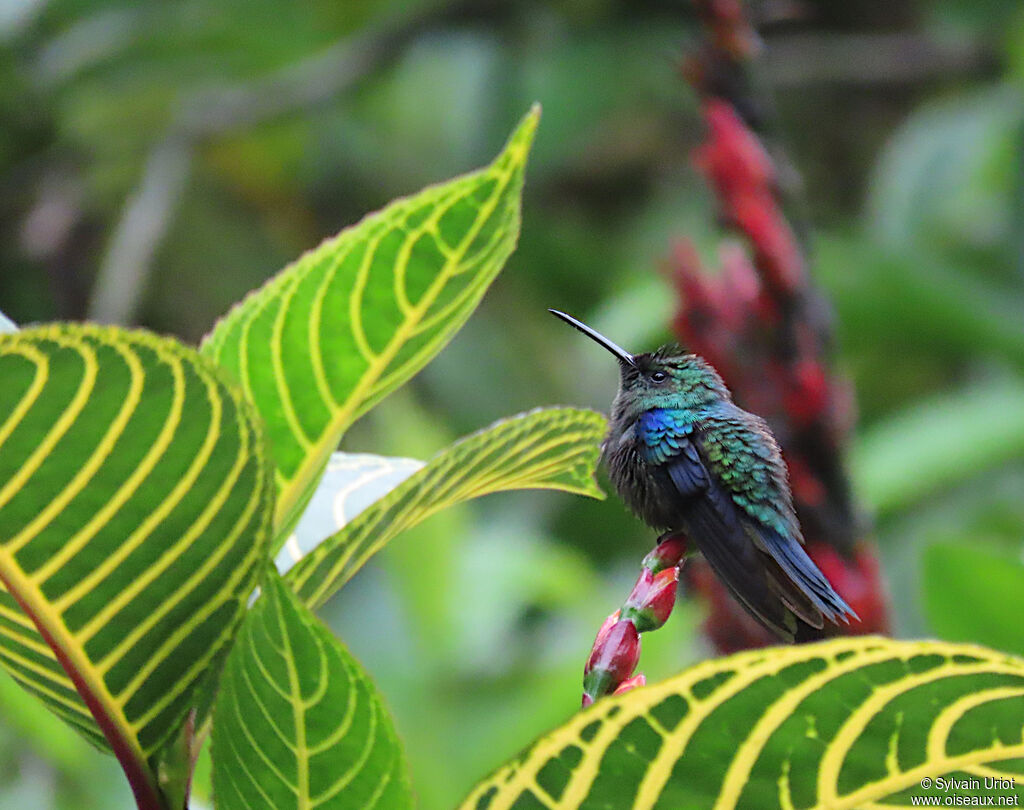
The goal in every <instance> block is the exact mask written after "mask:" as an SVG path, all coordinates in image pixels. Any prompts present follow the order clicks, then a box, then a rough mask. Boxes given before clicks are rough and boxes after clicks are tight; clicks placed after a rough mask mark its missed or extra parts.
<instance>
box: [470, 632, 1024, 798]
mask: <svg viewBox="0 0 1024 810" xmlns="http://www.w3.org/2000/svg"><path fill="white" fill-rule="evenodd" d="M1022 733H1024V660H1022V659H1020V658H1015V657H1012V656H1008V655H1006V654H1004V653H998V652H995V651H993V650H988V649H985V648H984V647H977V646H972V645H963V644H947V643H942V642H930V641H892V640H889V639H883V638H873V637H859V638H842V639H836V640H834V641H827V642H822V643H819V644H807V645H801V646H796V647H784V648H782V647H776V648H769V649H763V650H756V651H752V652H745V653H740V654H738V655H733V656H730V657H727V658H720V659H716V660H713V661H706V662H704V663H702V664H699V665H697V666H695V667H692V668H691V669H689V670H687V671H685V672H683V673H682V674H681V675H678V676H676V677H674V678H669V679H668V680H665V681H662V682H660V683H657V684H654V685H652V686H649V687H646V688H641V689H636V690H634V691H631V692H628V693H626V694H624V695H621V696H618V697H611V698H603V699H601V700H599V701H598V702H597V703H595V704H594V705H593V706H592V707H591V708H589V709H587V710H585V711H582V712H580V713H579V714H577V715H575V716H574V717H573V718H572V719H571V720H570V721H569V722H568V723H566V724H565V725H564V726H562V727H561V728H559V729H557V730H556V731H553V732H552V733H550V734H548V735H547V736H545V737H542V738H541V739H540V740H538V741H537V742H536V743H534V744H533V745H532V746H531V747H530V748H528V749H527V750H526V751H525V752H523V754H521V755H520V756H519V757H517V758H516V759H515V760H513V761H512V762H510V763H509V764H508V765H506V766H505V767H503V768H501V769H500V770H498V771H497V772H496V773H495V774H494V775H493V776H491V777H490V778H488V779H487V780H485V781H484V782H482V783H481V784H480V785H478V786H477V787H476V789H475V790H474V791H473V792H472V794H471V795H470V796H469V798H467V799H466V801H465V803H464V804H463V805H462V810H506V809H508V808H515V809H516V810H522V809H523V808H548V809H549V810H555V809H556V808H558V809H559V810H563V809H565V810H567V809H569V808H572V809H573V810H575V808H599V807H600V808H619V807H622V808H633V810H649V809H650V808H659V810H691V809H694V810H696V808H700V809H701V810H703V809H704V808H715V809H716V810H730V809H731V808H741V809H742V810H762V809H763V810H769V808H778V809H779V810H794V809H795V808H817V809H818V810H857V809H858V808H876V809H877V808H889V807H892V808H900V807H911V806H914V804H913V802H914V801H915V799H919V798H920V797H922V796H931V797H935V796H938V799H939V804H940V805H941V804H942V800H943V798H944V796H943V794H942V793H941V792H935V789H936V785H935V783H934V781H933V782H932V783H931V789H932V792H930V793H929V789H928V788H927V787H922V780H923V779H924V778H925V777H927V778H928V779H929V780H935V779H936V778H937V777H943V778H956V779H958V780H960V781H965V782H968V784H974V783H973V782H969V781H968V780H976V782H977V785H978V789H977V790H972V789H967V788H965V789H962V790H958V791H957V793H959V794H960V795H961V798H965V797H966V798H969V797H970V796H971V795H977V796H981V797H985V796H991V797H996V796H999V795H1005V796H1008V797H1009V798H1010V799H1011V800H1016V802H1019V801H1020V799H1021V798H1022V797H1024V739H1022ZM986 777H988V778H990V779H992V778H999V779H1006V780H1016V783H1015V786H1014V787H1013V788H1012V789H1003V790H1000V789H995V788H991V787H990V788H985V787H984V784H985V783H984V781H983V780H984V779H985V778H986ZM927 784H928V783H925V785H927Z"/></svg>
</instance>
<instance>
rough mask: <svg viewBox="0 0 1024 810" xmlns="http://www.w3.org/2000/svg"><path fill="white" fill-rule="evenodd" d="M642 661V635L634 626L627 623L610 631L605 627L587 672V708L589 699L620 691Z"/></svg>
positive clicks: (595, 646) (631, 623)
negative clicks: (622, 684)
mask: <svg viewBox="0 0 1024 810" xmlns="http://www.w3.org/2000/svg"><path fill="white" fill-rule="evenodd" d="M605 624H606V625H607V622H606V623H605ZM639 660H640V634H639V633H638V632H637V629H636V625H635V624H633V622H631V621H629V620H628V619H623V620H620V621H617V622H615V623H614V624H612V625H611V627H610V628H609V629H607V630H605V628H604V627H602V628H601V631H600V632H599V633H598V637H597V640H596V641H595V642H594V649H593V652H591V653H590V658H589V659H588V660H587V665H586V666H585V667H584V668H583V692H584V704H583V705H584V706H586V705H589V704H587V702H586V696H587V695H589V696H590V697H591V698H595V699H596V698H598V697H600V696H601V695H606V694H608V693H609V692H611V691H612V690H614V689H615V688H617V687H618V685H619V684H621V683H622V682H623V681H624V680H626V679H627V678H629V676H630V675H632V674H633V670H634V669H636V665H637V662H638V661H639Z"/></svg>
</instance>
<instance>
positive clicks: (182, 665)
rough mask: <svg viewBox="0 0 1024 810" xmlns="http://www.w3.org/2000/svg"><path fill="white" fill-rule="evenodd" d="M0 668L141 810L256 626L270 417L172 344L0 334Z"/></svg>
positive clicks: (86, 334) (73, 334)
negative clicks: (106, 756)
mask: <svg viewBox="0 0 1024 810" xmlns="http://www.w3.org/2000/svg"><path fill="white" fill-rule="evenodd" d="M0 380H2V381H3V382H2V384H0V580H2V582H3V586H4V589H3V590H2V591H0V662H2V663H3V665H4V666H5V667H6V668H7V669H8V670H9V671H10V672H11V673H12V674H13V675H14V677H15V678H16V679H17V680H18V681H19V682H20V683H21V684H22V685H23V686H25V687H26V688H27V689H28V690H29V691H31V692H32V693H34V694H35V695H37V696H38V697H40V698H41V699H42V700H43V701H44V702H45V703H46V704H47V705H48V706H49V707H50V708H51V709H53V710H54V711H55V712H56V713H57V714H58V715H60V716H61V717H62V718H63V719H64V720H66V721H67V722H68V723H70V724H71V725H72V726H74V727H75V728H76V729H78V730H79V731H81V732H82V733H83V734H85V735H86V736H87V737H88V738H90V739H91V740H93V741H94V742H97V743H98V744H101V745H103V744H108V745H109V746H110V747H111V748H112V749H113V751H114V753H115V754H116V755H117V756H118V758H119V759H120V761H121V764H122V766H123V767H124V768H125V771H126V773H127V774H128V777H129V779H130V781H131V782H132V787H133V789H134V790H135V791H136V796H137V797H138V796H139V795H140V793H139V792H140V791H142V792H143V793H148V794H149V799H150V801H149V803H147V804H145V805H142V804H140V806H147V807H148V806H154V805H153V804H152V801H155V799H154V798H153V797H154V796H155V795H157V794H158V792H159V791H157V790H156V788H155V777H154V775H153V764H154V762H155V761H156V760H155V757H156V755H157V754H158V753H159V749H160V748H161V746H162V744H163V743H164V742H166V741H167V740H168V739H169V738H170V737H171V736H172V735H173V734H174V733H175V730H176V729H177V728H178V727H179V725H180V722H181V720H182V718H183V716H184V714H185V713H186V711H188V709H189V707H190V705H191V699H192V697H193V693H194V690H195V687H196V686H197V684H198V683H199V681H200V679H201V678H202V677H203V676H204V674H205V672H206V669H207V667H208V666H209V664H210V662H211V660H212V659H213V658H214V656H215V655H216V653H217V652H218V650H220V649H221V648H223V646H224V645H225V644H226V643H227V641H228V640H229V638H230V637H231V634H232V632H233V630H234V628H235V627H236V626H237V622H238V619H239V618H240V617H241V615H242V614H243V612H244V608H245V602H246V599H247V597H248V595H249V594H250V593H251V591H252V589H253V587H254V585H255V582H256V576H257V572H258V571H259V570H260V569H261V567H262V564H263V562H264V560H265V559H266V554H267V547H268V544H269V534H270V517H271V514H272V509H273V483H272V474H271V467H270V463H269V459H268V458H267V457H266V453H265V451H264V442H263V439H262V433H261V430H260V427H259V423H258V419H257V417H256V414H255V413H254V412H253V411H252V409H251V408H250V407H249V406H248V405H247V404H246V403H245V402H244V401H243V400H242V399H241V397H240V395H239V393H238V392H236V391H235V390H234V389H232V388H230V387H228V386H226V385H225V384H224V383H223V382H222V380H221V373H220V372H219V371H218V370H217V369H216V368H215V367H214V366H213V365H212V364H210V363H209V362H208V361H206V360H203V359H202V358H201V357H200V356H199V355H198V354H196V353H195V352H194V351H192V350H190V349H186V348H185V347H184V346H182V345H180V344H179V343H177V342H176V341H173V340H169V339H164V338H158V337H156V336H155V335H150V334H146V333H142V332H127V331H124V330H119V329H115V328H100V327H92V326H79V325H56V326H46V327H40V328H32V329H26V330H24V331H21V332H17V333H14V334H9V335H2V336H0Z"/></svg>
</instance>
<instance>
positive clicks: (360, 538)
mask: <svg viewBox="0 0 1024 810" xmlns="http://www.w3.org/2000/svg"><path fill="white" fill-rule="evenodd" d="M607 430H608V424H607V422H606V421H605V418H604V417H603V416H602V415H601V414H599V413H595V412H594V411H587V410H579V409H576V408H542V409H540V410H536V411H531V412H529V413H524V414H520V415H518V416H514V417H512V418H510V419H503V420H501V421H500V422H496V423H495V424H493V425H491V426H490V427H489V428H486V429H485V430H481V431H479V432H478V433H474V434H472V435H471V436H467V437H465V438H463V439H460V440H459V441H457V442H456V443H455V444H453V445H451V446H450V447H448V448H447V449H446V450H444V451H442V452H441V453H438V454H437V455H436V456H435V457H434V458H432V459H431V460H430V461H428V462H427V463H426V465H424V466H422V467H421V468H419V469H417V470H415V471H414V472H412V473H411V474H409V475H408V476H407V477H405V478H404V480H402V481H401V483H399V484H398V485H397V486H396V487H395V488H394V489H392V490H391V491H390V492H388V493H387V494H386V495H384V496H383V497H382V498H380V499H379V500H376V501H374V502H373V503H372V504H371V505H370V506H368V507H366V508H365V509H363V511H361V512H359V513H358V514H357V515H356V516H355V517H354V518H353V519H352V520H351V521H350V522H348V523H346V524H345V525H344V526H343V527H342V529H341V530H340V531H339V532H337V533H336V534H334V535H331V536H330V537H328V538H327V539H325V540H323V541H322V542H321V543H319V544H318V545H317V546H316V547H315V548H313V549H312V551H309V552H306V553H305V554H304V556H301V559H298V562H297V563H296V562H295V557H292V556H288V557H287V559H284V560H282V559H281V557H279V558H278V564H279V565H282V567H283V566H284V565H288V566H292V567H290V569H289V570H288V574H287V576H286V579H287V581H288V583H289V584H290V585H291V586H292V588H294V590H295V592H296V593H297V594H298V595H299V597H300V598H301V599H302V601H303V602H305V603H306V604H307V605H311V606H317V605H321V604H323V603H324V602H325V601H326V600H327V598H328V597H329V596H330V595H331V594H333V593H334V592H335V591H336V590H338V588H340V587H341V586H342V585H344V584H345V582H347V581H348V580H349V578H351V577H352V575H353V574H355V572H356V571H358V570H359V569H360V568H361V567H362V566H363V564H364V563H365V562H366V561H367V560H368V559H369V558H370V557H371V556H372V555H373V554H375V553H376V552H377V551H379V550H380V549H381V548H383V547H384V545H385V544H386V543H388V542H389V541H390V540H391V539H392V538H393V537H395V536H396V535H398V534H399V533H400V532H402V531H403V530H405V529H409V528H412V527H413V526H415V525H416V524H418V523H420V522H421V521H423V520H426V519H427V518H428V517H430V516H431V515H433V514H434V513H435V512H438V511H440V510H441V509H444V508H447V507H449V506H453V505H455V504H457V503H462V502H463V501H466V500H469V499H471V498H478V497H481V496H483V495H488V494H490V493H493V492H503V491H507V490H515V489H557V490H562V491H563V492H572V493H575V494H579V495H589V496H590V497H592V498H602V497H604V495H603V493H602V492H601V490H600V489H599V488H598V487H597V484H596V483H594V468H595V466H596V464H597V458H598V453H599V452H600V450H599V444H600V441H601V439H602V438H603V437H604V435H605V433H606V432H607ZM286 550H287V549H286ZM282 556H283V555H282Z"/></svg>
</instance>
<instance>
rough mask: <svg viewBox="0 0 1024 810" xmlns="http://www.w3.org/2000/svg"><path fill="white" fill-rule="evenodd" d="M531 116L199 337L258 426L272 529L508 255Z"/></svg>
mask: <svg viewBox="0 0 1024 810" xmlns="http://www.w3.org/2000/svg"><path fill="white" fill-rule="evenodd" d="M538 117H539V111H538V110H534V111H533V112H531V113H530V114H529V115H528V116H527V117H526V118H525V119H524V121H523V122H522V124H520V126H519V128H518V129H517V130H516V131H515V132H514V133H513V135H512V137H511V139H510V140H509V142H508V145H507V146H506V147H505V149H504V151H503V152H502V153H501V154H500V155H498V157H497V158H496V159H495V161H494V162H493V163H492V164H491V165H490V166H488V167H487V168H485V169H482V170H480V171H478V172H474V173H473V174H468V175H465V176H464V177H460V178H457V179H455V180H452V181H450V182H447V183H443V184H441V185H437V186H432V187H430V188H427V189H425V190H424V191H421V192H420V193H418V194H415V195H413V196H411V197H407V198H405V199H401V200H398V201H396V202H394V203H392V204H390V205H389V206H387V207H386V208H384V209H383V210H381V211H378V212H377V213H375V214H371V215H370V216H368V217H366V218H365V219H364V220H363V221H362V222H360V223H359V224H358V225H355V226H353V227H351V228H347V229H346V230H344V231H342V232H341V233H340V234H338V235H337V236H336V237H334V238H333V239H329V240H327V241H326V242H324V243H323V244H322V245H320V246H319V247H317V248H316V249H314V250H312V251H310V252H309V253H307V254H305V255H304V256H302V257H301V258H300V259H299V260H298V261H296V262H295V263H294V264H292V265H290V266H289V267H287V268H285V269H284V270H283V271H282V272H281V273H279V274H278V275H277V276H275V277H274V278H273V279H271V280H270V281H269V282H268V283H267V284H266V285H265V286H264V287H262V288H261V289H260V290H258V291H257V292H255V293H253V294H252V295H250V296H249V297H248V298H246V299H245V300H244V301H243V302H242V303H240V304H239V305H238V306H236V307H235V308H234V309H233V310H232V311H231V312H230V313H228V315H227V316H226V317H225V318H224V319H223V320H222V321H221V322H220V323H219V324H217V326H216V328H215V329H214V330H213V332H212V333H211V334H210V335H209V337H208V338H207V340H206V341H205V343H204V345H203V347H202V351H203V353H204V354H206V355H207V356H208V357H211V358H213V359H214V360H215V361H216V362H217V363H218V364H219V365H221V366H222V367H224V368H225V369H227V370H228V371H229V372H230V373H231V374H232V375H233V376H234V377H235V378H236V379H238V380H239V381H240V382H241V383H242V386H243V388H244V389H245V391H246V394H247V395H248V396H249V398H250V399H251V400H252V401H253V402H254V403H255V404H256V407H257V408H258V409H259V411H260V413H261V415H262V416H263V418H264V420H265V421H266V423H267V427H268V430H269V433H270V439H271V446H272V448H273V453H274V460H275V462H276V465H277V474H276V478H277V484H278V499H277V520H276V526H277V527H278V528H279V529H290V527H292V526H294V524H295V522H296V521H297V520H298V518H299V516H300V514H301V512H302V508H303V507H304V506H305V504H306V502H307V501H308V500H309V498H310V496H311V495H312V492H313V489H314V488H315V486H316V482H317V480H318V479H319V477H320V474H321V473H322V472H323V469H324V466H325V465H326V463H327V460H328V458H329V457H330V454H331V452H332V451H333V450H334V449H335V448H336V447H337V446H338V441H339V440H340V438H341V436H342V434H343V433H344V432H345V430H346V429H347V428H348V427H349V425H351V424H352V422H354V421H355V420H356V419H357V418H358V417H359V416H360V415H362V414H363V413H365V412H366V411H367V410H369V409H370V408H371V407H373V405H374V404H376V403H377V402H379V401H380V400H381V399H382V398H383V397H384V396H386V395H387V394H388V393H390V392H391V391H393V390H394V389H395V388H397V387H398V386H399V385H401V384H402V383H403V382H405V381H406V380H408V379H409V377H411V376H412V375H413V374H414V373H416V372H417V371H418V370H419V369H421V368H422V367H423V366H424V365H425V364H426V363H427V361H429V360H430V358H431V357H433V356H434V355H435V354H436V353H437V352H438V351H439V350H440V349H441V348H442V347H443V346H444V345H445V343H446V342H447V341H448V340H449V339H450V338H451V337H452V335H453V334H455V332H456V330H457V329H458V328H459V327H460V326H461V325H462V324H463V323H464V322H465V320H466V319H467V318H468V317H469V315H470V314H471V313H472V312H473V310H474V309H475V308H476V305H477V303H478V302H479V301H480V298H481V297H482V296H483V294H484V292H485V291H486V289H487V287H488V285H489V284H490V282H491V281H492V279H493V278H494V277H495V275H497V273H498V271H499V270H500V269H501V267H502V265H503V264H504V262H505V259H506V258H508V256H509V254H510V253H511V252H512V249H513V247H514V246H515V242H516V239H517V237H518V233H519V203H520V194H521V190H522V184H523V169H524V166H525V163H526V156H527V153H528V151H529V148H530V144H531V143H532V141H533V134H534V131H535V130H536V127H537V120H538ZM283 541H284V535H283V534H281V538H280V542H283ZM275 550H276V549H275Z"/></svg>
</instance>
